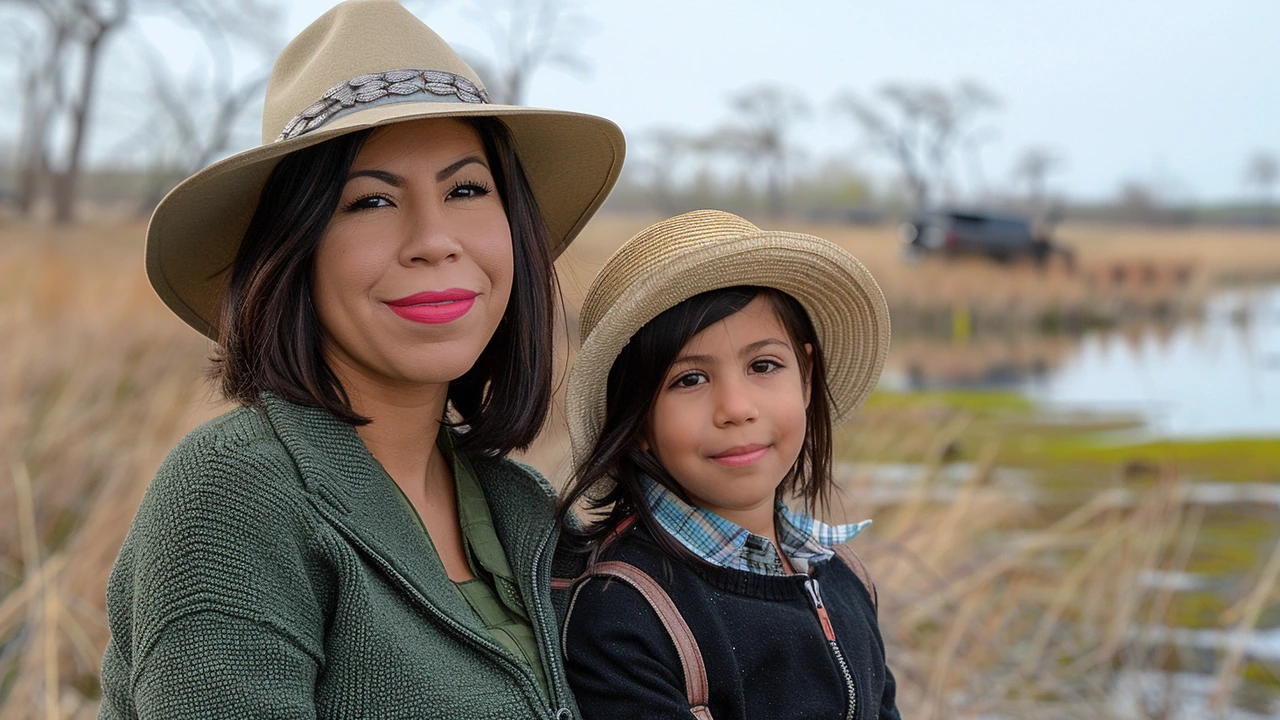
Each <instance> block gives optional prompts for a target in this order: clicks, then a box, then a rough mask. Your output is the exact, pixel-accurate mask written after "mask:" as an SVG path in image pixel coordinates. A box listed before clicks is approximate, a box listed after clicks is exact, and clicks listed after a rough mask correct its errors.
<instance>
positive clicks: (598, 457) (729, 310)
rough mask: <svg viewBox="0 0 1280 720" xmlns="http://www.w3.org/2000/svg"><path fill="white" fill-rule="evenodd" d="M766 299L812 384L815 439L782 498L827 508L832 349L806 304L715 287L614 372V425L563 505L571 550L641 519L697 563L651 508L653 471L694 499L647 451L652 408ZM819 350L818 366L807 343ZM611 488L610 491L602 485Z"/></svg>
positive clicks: (655, 325)
mask: <svg viewBox="0 0 1280 720" xmlns="http://www.w3.org/2000/svg"><path fill="white" fill-rule="evenodd" d="M757 297H762V298H765V299H766V300H767V301H768V303H769V306H770V307H771V308H772V309H773V311H774V313H776V315H777V317H778V319H779V320H780V321H781V323H782V326H783V327H784V328H786V331H787V335H788V339H789V340H790V341H791V344H792V347H793V348H794V349H795V352H796V356H797V359H798V360H800V373H801V378H802V379H803V380H804V382H805V383H806V384H807V385H808V387H809V407H808V409H807V410H806V411H805V436H804V444H803V446H802V447H801V449H800V455H799V457H797V458H796V464H795V465H794V466H793V467H792V468H791V470H790V472H788V473H787V476H786V477H785V478H784V479H783V481H782V483H781V484H779V486H778V497H779V498H782V497H787V496H789V497H798V498H803V500H804V502H805V506H806V508H807V509H808V510H809V511H810V512H817V510H818V509H819V508H820V507H824V506H825V505H826V504H827V501H828V498H829V495H830V490H831V396H830V392H829V390H828V388H827V374H826V366H825V365H824V364H823V360H822V347H821V346H820V344H819V342H818V335H817V333H816V332H814V330H813V324H812V323H811V322H810V321H809V316H808V315H807V314H806V313H805V311H804V308H803V307H802V306H801V305H800V303H799V302H797V301H796V300H795V299H794V298H792V297H791V296H790V295H787V294H786V293H783V292H780V291H778V290H774V289H772V288H764V287H755V286H740V287H732V288H727V289H722V290H712V291H710V292H705V293H702V294H700V295H695V296H693V297H692V298H689V299H688V300H686V301H684V302H682V303H680V304H679V305H676V306H675V307H673V308H670V309H669V310H667V311H665V312H663V313H662V314H661V315H658V316H657V317H655V318H654V319H652V320H650V321H649V322H648V323H647V324H646V325H645V326H644V327H642V328H640V330H639V331H638V332H636V334H635V335H632V336H631V340H630V342H628V343H627V345H626V347H624V348H623V349H622V352H620V353H618V357H617V358H615V359H614V361H613V367H612V368H611V369H610V370H609V381H608V386H607V390H606V391H605V392H606V409H605V420H604V427H603V428H601V431H600V437H599V439H598V440H597V441H596V444H595V447H594V448H592V451H591V455H590V457H588V458H587V461H586V462H585V463H583V464H582V465H581V467H579V468H577V470H576V472H575V474H574V477H573V480H572V482H571V484H570V485H569V488H568V490H567V491H566V492H565V493H564V495H563V496H562V498H561V500H560V506H559V508H558V512H559V520H560V526H561V531H562V536H563V542H564V547H565V548H566V549H568V550H570V551H572V552H589V551H591V550H593V549H595V548H596V547H598V546H599V545H600V543H601V541H602V540H603V539H604V538H605V537H606V536H607V535H608V534H609V533H610V532H611V531H612V530H613V528H615V527H617V525H618V523H620V522H622V520H623V519H625V518H626V517H628V516H630V515H632V514H635V515H638V516H639V520H640V522H641V523H643V524H644V526H645V527H646V528H647V529H648V531H649V534H650V535H652V536H653V538H654V539H655V540H657V542H658V544H659V545H660V546H661V547H662V549H663V550H664V551H665V552H666V553H667V554H668V555H670V556H671V557H673V558H675V559H676V560H679V561H681V562H685V563H689V562H695V563H696V562H697V558H695V557H694V555H693V554H692V553H691V552H689V550H688V549H686V548H685V547H684V546H683V545H681V544H680V543H679V541H677V540H676V539H675V538H673V537H671V536H670V535H668V534H667V533H666V532H665V531H663V530H662V528H661V526H659V525H658V522H657V520H656V519H655V518H654V517H653V512H652V511H651V510H650V509H649V504H648V503H647V502H645V498H644V489H643V486H642V485H641V483H640V476H641V475H642V474H643V475H647V476H648V477H649V478H650V479H652V480H654V481H655V482H657V483H659V484H660V485H662V486H663V487H665V488H666V489H668V490H670V491H671V492H673V493H675V494H676V495H677V496H678V497H680V498H681V499H683V500H684V501H685V502H689V496H688V494H686V493H685V492H684V490H683V489H682V488H681V487H680V485H679V484H678V483H677V482H676V481H675V480H674V479H673V478H672V477H671V474H670V473H668V472H667V471H666V469H665V468H663V467H662V465H661V464H660V463H659V462H658V460H657V458H656V457H654V456H653V455H652V454H651V453H649V452H647V451H645V450H643V449H642V448H641V441H642V440H643V439H644V438H645V437H647V436H648V434H649V427H648V421H649V412H650V410H651V409H652V408H653V403H654V400H655V399H656V398H657V396H658V392H659V391H660V390H661V389H662V382H663V379H664V378H665V377H666V374H667V370H668V369H669V368H670V367H671V363H672V362H674V361H675V359H676V357H678V356H679V354H680V350H681V348H683V347H684V346H685V344H686V343H688V342H689V341H690V340H691V339H692V338H693V336H695V335H697V334H698V333H700V332H702V331H703V330H704V329H706V328H707V327H710V326H711V325H713V324H714V323H717V322H719V321H721V320H723V319H725V318H727V317H729V316H730V315H733V314H734V313H736V312H738V311H739V310H742V308H744V307H746V306H747V305H748V304H749V303H750V302H751V301H752V300H754V299H755V298H757ZM806 344H807V345H809V346H811V347H812V348H813V353H812V355H811V356H810V360H809V362H808V363H806V362H805V360H804V346H805V345H806ZM601 486H607V487H608V488H609V489H608V491H607V492H604V493H599V492H598V490H597V489H598V488H599V487H601ZM584 499H585V501H586V505H587V509H588V512H589V513H590V514H592V515H593V519H589V520H588V521H587V522H586V523H585V524H584V525H583V526H579V525H578V524H577V523H576V522H574V521H573V520H572V519H571V515H572V514H573V508H574V506H575V505H576V504H577V503H578V501H579V500H584Z"/></svg>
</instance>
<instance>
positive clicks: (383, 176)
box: [347, 170, 404, 188]
mask: <svg viewBox="0 0 1280 720" xmlns="http://www.w3.org/2000/svg"><path fill="white" fill-rule="evenodd" d="M358 177H371V178H373V179H375V180H381V181H382V182H384V183H386V184H388V185H390V186H391V187H396V188H402V187H404V178H402V177H400V176H399V175H396V174H395V173H389V172H387V171H386V170H355V171H353V172H351V173H349V174H348V175H347V182H351V181H352V180H355V179H356V178H358Z"/></svg>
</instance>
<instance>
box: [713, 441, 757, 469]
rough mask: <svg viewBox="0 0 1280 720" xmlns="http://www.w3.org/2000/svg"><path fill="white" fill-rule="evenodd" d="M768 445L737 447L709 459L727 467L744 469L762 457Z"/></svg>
mask: <svg viewBox="0 0 1280 720" xmlns="http://www.w3.org/2000/svg"><path fill="white" fill-rule="evenodd" d="M769 447H770V446H769V445H759V444H755V445H739V446H737V447H732V448H729V449H728V450H725V451H724V452H722V453H720V454H719V455H712V456H711V459H712V460H715V461H716V462H718V463H720V464H721V465H726V466H728V467H746V466H747V465H750V464H752V463H754V462H755V461H757V460H759V459H760V458H762V457H764V454H765V453H767V452H769Z"/></svg>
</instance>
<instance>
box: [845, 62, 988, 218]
mask: <svg viewBox="0 0 1280 720" xmlns="http://www.w3.org/2000/svg"><path fill="white" fill-rule="evenodd" d="M877 95H878V102H871V101H868V100H866V99H864V98H862V97H860V96H858V95H856V94H854V93H852V92H844V93H842V94H840V95H839V96H838V97H837V98H836V101H835V107H836V109H837V111H839V112H841V113H842V114H844V115H847V116H848V117H849V118H850V119H852V120H853V121H854V123H855V124H856V125H857V126H858V127H859V128H860V129H861V130H862V132H863V134H864V135H866V138H867V140H868V141H869V142H870V144H871V147H872V148H874V149H876V150H877V151H879V152H881V153H882V154H884V155H886V156H888V157H889V158H890V160H892V161H893V162H894V163H895V164H897V166H898V169H899V170H901V172H902V176H903V179H904V180H905V181H906V183H907V186H908V187H909V188H910V190H911V194H912V196H913V199H914V201H915V203H916V205H917V206H918V207H926V206H927V205H928V204H929V202H930V201H931V200H932V199H933V193H934V192H936V190H937V188H939V187H940V186H943V185H945V184H946V183H947V182H948V180H949V179H950V163H951V158H952V156H953V154H954V153H955V151H956V149H957V148H958V147H960V146H961V145H963V144H964V142H965V141H966V139H967V138H968V137H969V136H970V134H971V133H973V132H974V129H975V128H974V125H975V124H976V120H977V119H978V117H980V116H981V114H982V113H984V112H987V111H990V110H992V109H994V108H996V107H997V106H998V105H999V101H998V100H997V98H996V96H995V95H994V94H993V93H991V92H990V91H988V90H987V89H986V88H984V87H982V86H981V85H979V84H978V83H975V82H972V81H963V82H960V83H959V84H957V85H956V87H955V88H954V89H951V90H948V89H945V88H941V87H935V86H932V85H915V86H912V85H906V84H902V83H891V84H888V85H885V86H884V87H882V88H881V89H880V90H879V92H878V93H877ZM881 106H883V109H881Z"/></svg>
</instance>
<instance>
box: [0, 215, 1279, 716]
mask: <svg viewBox="0 0 1280 720" xmlns="http://www.w3.org/2000/svg"><path fill="white" fill-rule="evenodd" d="M644 222H645V221H644V220H632V219H625V218H624V219H616V218H615V219H610V218H603V219H602V220H601V221H599V222H597V223H595V224H593V226H592V227H591V228H590V229H589V231H588V233H587V235H586V236H585V237H584V238H583V239H582V240H581V241H579V243H578V245H577V246H576V248H575V250H574V251H573V252H572V253H571V255H570V257H568V258H567V259H566V260H565V261H564V262H563V263H562V265H561V269H562V275H563V281H564V287H565V293H566V296H567V297H568V298H569V299H570V306H571V307H576V304H577V300H578V298H580V296H581V293H582V291H583V290H584V289H585V287H586V285H587V283H589V281H590V277H591V276H592V275H593V274H594V272H595V271H596V269H598V267H599V264H600V263H602V262H603V260H604V258H605V257H606V256H607V254H608V252H609V251H610V250H611V249H612V248H613V247H614V246H616V244H617V243H618V242H621V240H623V239H625V237H627V236H629V235H630V234H631V232H633V231H634V230H635V229H638V228H639V227H640V226H641V225H643V224H644ZM819 233H820V234H823V233H822V231H821V229H819ZM825 234H826V235H827V236H830V237H832V239H835V240H837V241H839V242H841V243H842V244H846V245H847V246H849V247H851V249H853V250H854V251H855V252H857V254H859V256H860V257H862V258H863V260H864V261H865V262H866V263H867V264H868V265H869V266H870V267H871V268H872V270H873V272H875V273H876V274H877V275H878V276H881V277H882V279H884V280H885V285H886V291H887V292H888V293H890V295H891V297H893V296H894V295H893V294H894V293H903V294H908V295H909V294H911V293H912V292H915V290H913V288H916V289H917V290H918V291H920V292H925V289H924V288H922V287H920V284H919V283H917V282H914V281H911V282H908V281H907V280H900V279H898V278H899V277H905V276H902V275H900V273H905V272H906V271H905V270H901V269H899V268H897V266H896V265H895V263H896V256H895V253H896V246H894V244H893V238H892V236H887V237H886V236H885V233H884V232H882V231H876V232H862V231H857V232H849V231H845V232H844V234H837V233H836V232H835V231H833V230H830V229H828V231H827V232H825ZM141 235H142V229H141V227H140V226H136V225H134V226H125V227H97V228H95V227H84V228H78V229H76V230H73V231H60V232H56V233H55V232H52V231H48V230H46V229H43V228H37V227H13V228H8V229H5V230H4V231H3V232H0V459H3V464H2V466H0V508H3V510H0V512H3V513H7V515H8V516H7V517H6V518H5V520H3V521H0V717H6V718H7V717H48V718H64V717H92V716H93V714H94V711H95V707H96V697H97V686H96V675H97V669H98V664H99V662H100V658H101V654H102V649H103V647H104V645H105V642H106V640H107V629H106V625H105V618H104V611H103V602H104V589H105V583H106V577H107V574H108V572H109V570H110V568H111V564H112V561H113V559H114V557H115V554H116V551H117V549H118V548H119V545H120V543H121V541H122V539H123V537H124V534H125V532H126V531H127V528H128V525H129V520H130V518H131V517H132V515H133V512H134V510H135V508H136V507H137V504H138V502H139V499H140V497H141V494H142V492H143V491H144V489H145V487H146V485H147V483H148V481H149V480H150V478H151V475H152V474H153V472H154V470H155V468H156V467H157V466H158V465H159V463H160V461H161V459H162V458H163V456H164V455H165V453H166V452H167V451H168V450H169V448H171V447H172V446H173V445H174V444H175V443H176V442H177V440H178V439H179V438H180V437H181V436H182V435H183V434H184V433H185V432H187V431H188V430H190V429H191V428H192V427H194V426H195V425H196V424H198V423H199V422H201V421H202V420H204V419H206V418H208V417H211V416H213V415H214V414H216V413H218V412H220V410H221V406H220V405H219V403H217V402H216V401H214V400H212V399H211V398H210V393H209V391H208V389H207V387H206V386H205V385H204V384H203V383H202V381H201V376H202V373H203V369H204V366H205V361H204V358H205V357H206V356H207V354H208V345H207V343H206V341H205V340H204V339H203V338H201V337H200V336H198V335H197V334H196V333H195V332H193V331H191V330H190V329H188V328H186V327H185V326H184V325H182V324H181V322H179V321H178V320H177V319H176V318H174V317H173V316H172V315H171V314H170V313H168V311H167V310H166V309H165V308H164V307H163V306H162V305H161V304H160V302H159V301H158V300H157V299H156V298H155V296H154V294H153V293H152V291H151V290H150V288H149V287H148V285H147V283H146V280H145V277H144V276H143V272H142V268H141V247H140V238H141ZM1098 242H1099V243H1100V244H1105V243H1103V241H1102V240H1098ZM1135 242H1136V241H1135ZM1254 244H1256V243H1254V241H1252V240H1249V241H1247V242H1246V241H1244V240H1242V241H1241V247H1246V246H1247V247H1248V248H1249V249H1248V252H1250V253H1252V252H1255V250H1254V249H1252V248H1253V246H1254ZM1183 246H1185V248H1186V249H1187V251H1188V253H1190V251H1191V250H1192V249H1193V248H1194V247H1196V243H1195V242H1192V241H1189V240H1188V241H1186V242H1185V243H1183ZM1180 247H1181V246H1180ZM1215 252H1219V253H1221V254H1222V255H1224V256H1226V255H1230V253H1226V252H1225V251H1221V250H1215ZM1209 258H1210V255H1206V260H1205V262H1210V259H1209ZM1218 261H1219V262H1222V263H1223V265H1224V266H1225V265H1229V264H1231V263H1228V262H1227V261H1226V260H1224V259H1222V258H1219V260H1218ZM1233 262H1234V261H1233ZM965 282H966V287H967V289H966V290H965V291H964V292H969V293H976V292H977V291H978V289H980V288H981V287H982V284H981V283H974V282H971V281H965ZM928 284H929V283H924V285H928ZM570 313H571V315H572V311H570ZM956 422H963V419H962V418H960V419H956V418H951V419H949V420H947V421H946V422H945V423H940V424H935V425H934V426H930V425H928V424H927V423H926V424H920V425H916V426H914V427H913V429H912V430H911V432H912V433H914V434H916V435H918V434H919V433H920V432H922V431H921V428H922V427H926V428H927V427H932V430H930V431H929V432H930V433H932V434H931V435H930V437H932V438H933V439H934V441H935V442H936V444H937V446H938V447H939V448H942V447H944V446H945V442H946V437H947V434H948V433H951V432H953V431H954V429H955V425H954V424H955V423H956ZM562 423H563V420H562V418H560V417H557V420H556V422H554V423H553V426H552V429H551V431H550V432H548V433H547V435H546V437H545V438H544V439H543V440H542V441H541V442H540V444H539V445H538V446H537V447H535V448H534V449H533V451H532V452H531V453H530V454H529V456H528V457H529V459H531V460H532V461H533V462H534V463H535V464H536V465H537V466H538V467H540V468H542V469H544V470H545V471H547V472H548V473H549V474H551V475H553V476H554V475H560V474H562V472H563V469H564V456H565V453H566V449H567V443H566V442H565V439H564V437H563V432H562V428H563V424H562ZM884 442H886V443H892V442H896V441H895V440H893V439H892V438H890V439H886V440H884ZM939 452H941V451H939ZM938 457H939V458H940V457H941V454H939V455H938ZM990 472H991V468H990V466H989V463H988V464H981V463H980V464H979V467H978V468H977V470H976V471H975V472H974V474H973V477H972V478H971V480H970V482H969V483H968V484H967V485H966V486H965V487H964V489H963V492H962V493H961V494H960V495H959V497H958V499H957V500H955V501H954V502H949V503H937V502H934V501H932V500H930V499H929V497H930V496H929V493H928V489H929V488H930V486H931V483H932V482H933V475H932V474H931V473H930V472H925V473H924V474H923V475H922V476H921V478H920V479H919V480H918V482H917V483H916V485H915V486H914V487H916V488H917V489H918V492H916V493H914V494H911V495H909V497H908V498H907V499H906V500H900V501H895V502H894V503H892V504H891V505H889V504H886V505H884V506H882V507H874V506H870V505H868V504H866V503H862V504H857V501H858V498H859V497H862V496H863V495H864V494H865V493H864V491H865V485H866V479H865V478H859V477H857V476H856V475H853V476H850V477H848V478H846V479H845V480H846V483H847V484H846V486H845V489H846V494H847V496H848V497H849V498H850V504H851V508H852V509H853V510H855V511H856V512H854V514H855V515H858V516H864V515H874V516H875V517H876V518H877V521H878V522H877V525H876V527H875V532H873V533H871V534H870V535H869V536H868V538H869V539H868V541H867V543H866V544H865V545H864V548H865V555H866V556H867V559H868V560H869V562H870V564H871V565H872V567H873V569H874V570H875V571H876V572H877V574H878V575H879V577H880V587H881V597H882V599H883V604H882V615H883V618H884V631H885V634H886V637H887V638H888V640H889V642H890V644H891V645H892V647H893V652H894V655H893V661H894V665H895V668H896V669H897V671H898V674H899V676H900V679H901V681H902V684H901V689H900V697H901V698H902V705H903V707H904V708H906V709H909V710H910V716H911V717H920V718H928V717H934V718H943V717H947V718H955V717H979V716H981V714H982V713H984V712H998V713H1001V714H1003V715H1005V716H1010V717H1016V716H1024V717H1029V716H1033V715H1034V716H1036V717H1044V716H1046V715H1045V714H1044V713H1043V712H1042V710H1044V709H1045V708H1051V709H1052V711H1053V714H1054V716H1056V717H1101V716H1105V711H1104V710H1103V709H1102V707H1103V706H1102V698H1104V697H1105V694H1106V690H1107V678H1108V672H1109V671H1110V670H1111V669H1112V668H1113V667H1117V666H1124V665H1125V664H1126V663H1130V661H1134V663H1136V661H1137V660H1138V659H1139V658H1136V656H1134V653H1135V652H1136V651H1135V650H1134V645H1133V643H1132V642H1130V638H1128V636H1127V635H1126V632H1127V630H1128V628H1130V627H1132V626H1134V625H1135V624H1141V621H1144V620H1146V619H1150V618H1158V617H1159V616H1160V613H1159V610H1160V603H1161V602H1162V598H1161V596H1160V595H1159V593H1154V594H1153V593H1152V592H1151V591H1146V590H1142V589H1141V588H1139V587H1138V586H1137V585H1136V579H1135V578H1137V577H1138V574H1139V571H1140V570H1142V569H1147V568H1157V567H1162V568H1166V569H1167V568H1169V567H1176V566H1177V564H1178V562H1179V558H1180V557H1183V556H1182V555H1180V553H1182V552H1183V550H1182V548H1184V547H1185V543H1186V542H1187V540H1186V538H1188V537H1193V536H1194V533H1195V528H1196V519H1195V511H1194V509H1192V510H1188V509H1187V506H1185V505H1184V504H1183V503H1182V500H1181V495H1180V492H1181V490H1180V488H1181V487H1182V486H1181V485H1180V484H1179V483H1178V482H1177V480H1176V479H1175V478H1172V477H1168V478H1165V480H1164V482H1162V483H1161V484H1160V486H1159V488H1158V489H1157V490H1156V491H1153V492H1150V493H1147V494H1145V495H1143V496H1141V497H1139V498H1138V499H1137V500H1136V501H1135V502H1134V503H1131V504H1129V505H1127V506H1126V505H1123V504H1117V503H1115V502H1112V500H1114V497H1113V496H1112V495H1107V494H1104V495H1100V496H1098V497H1095V498H1093V499H1092V500H1090V501H1088V502H1085V503H1084V504H1083V505H1081V506H1080V507H1078V508H1075V509H1074V510H1072V511H1071V512H1068V513H1067V514H1065V515H1064V516H1063V517H1061V518H1060V519H1058V520H1056V521H1054V522H1053V523H1052V524H1050V525H1047V526H1045V527H1041V528H1039V529H1035V530H1032V531H1026V532H1025V533H1024V534H1023V535H1022V536H1021V537H1020V538H1019V539H1018V540H1017V542H1013V541H1010V542H1008V543H1007V544H1004V545H999V546H991V545H990V544H989V543H990V541H989V540H988V539H987V538H988V537H989V531H991V530H995V529H999V528H1001V527H1002V526H1004V525H1005V524H1013V523H1014V522H1015V521H1018V522H1020V523H1021V524H1022V525H1024V526H1025V525H1026V524H1027V523H1026V520H1027V519H1028V517H1034V515H1035V513H1036V512H1037V510H1036V509H1035V508H1033V507H1032V506H1030V505H1027V504H1025V503H1024V502H1022V501H1020V500H1019V499H1018V498H1016V497H1010V496H1009V495H1007V494H1005V493H1002V492H1000V491H998V490H996V489H995V488H993V487H991V485H990V484H989V483H988V482H987V481H988V479H989V476H990ZM1031 525H1032V526H1034V522H1033V523H1031ZM1274 584H1275V576H1274V574H1269V575H1266V576H1264V577H1262V578H1260V579H1259V584H1258V588H1259V590H1258V592H1259V593H1261V595H1260V596H1261V597H1267V596H1269V594H1270V592H1271V590H1272V586H1273V585H1274ZM1239 617H1240V622H1241V623H1242V624H1243V625H1248V624H1249V623H1250V622H1252V621H1253V620H1256V612H1254V608H1253V606H1252V605H1251V606H1249V607H1246V608H1242V611H1241V613H1240V615H1239ZM1032 708H1035V710H1032Z"/></svg>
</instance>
